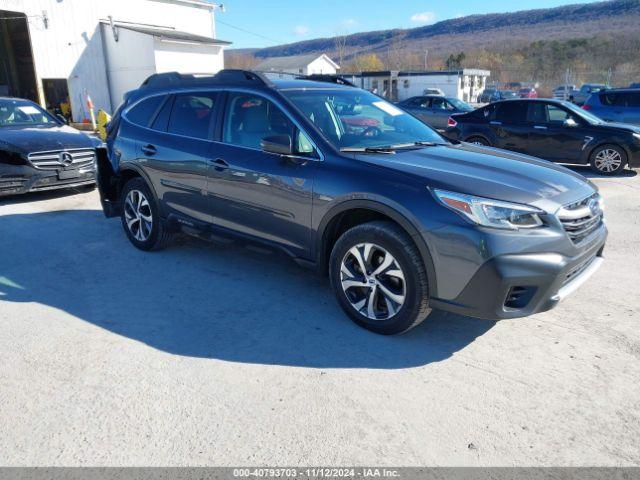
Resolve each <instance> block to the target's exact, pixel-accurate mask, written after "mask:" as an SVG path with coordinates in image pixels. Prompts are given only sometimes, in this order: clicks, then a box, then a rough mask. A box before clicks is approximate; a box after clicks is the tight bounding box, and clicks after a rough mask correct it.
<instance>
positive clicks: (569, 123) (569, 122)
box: [563, 118, 578, 128]
mask: <svg viewBox="0 0 640 480" xmlns="http://www.w3.org/2000/svg"><path fill="white" fill-rule="evenodd" d="M563 125H564V126H565V127H567V128H575V127H577V126H578V122H576V121H575V120H574V119H573V118H567V119H566V120H565V121H564V122H563Z"/></svg>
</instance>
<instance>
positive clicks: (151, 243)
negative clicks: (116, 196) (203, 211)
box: [121, 177, 173, 252]
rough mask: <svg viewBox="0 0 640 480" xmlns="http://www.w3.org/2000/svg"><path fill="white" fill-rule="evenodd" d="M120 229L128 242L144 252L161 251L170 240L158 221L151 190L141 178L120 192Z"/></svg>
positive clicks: (162, 225) (170, 237)
mask: <svg viewBox="0 0 640 480" xmlns="http://www.w3.org/2000/svg"><path fill="white" fill-rule="evenodd" d="M121 200H122V214H121V220H122V228H124V231H125V233H126V234H127V237H128V238H129V241H130V242H131V243H132V244H133V245H134V246H135V247H136V248H138V249H140V250H144V251H147V252H148V251H152V250H161V249H163V248H165V247H166V246H167V245H168V244H169V243H170V242H171V240H172V238H173V235H172V234H171V233H169V232H168V231H167V229H166V227H165V226H164V224H163V223H162V221H161V219H160V214H159V209H158V205H157V203H156V201H155V199H154V196H153V194H152V193H151V189H150V188H149V186H148V185H147V183H146V182H145V181H144V180H143V179H142V178H139V177H138V178H133V179H131V180H129V181H128V182H127V184H126V185H125V187H124V189H123V190H122V196H121Z"/></svg>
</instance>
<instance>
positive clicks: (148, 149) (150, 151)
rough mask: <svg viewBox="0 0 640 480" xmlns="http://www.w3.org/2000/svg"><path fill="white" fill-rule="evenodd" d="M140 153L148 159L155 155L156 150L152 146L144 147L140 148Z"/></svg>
mask: <svg viewBox="0 0 640 480" xmlns="http://www.w3.org/2000/svg"><path fill="white" fill-rule="evenodd" d="M142 153H144V154H145V155H147V156H149V157H153V156H154V155H155V154H156V153H158V150H157V149H156V147H154V146H153V145H145V146H144V147H142Z"/></svg>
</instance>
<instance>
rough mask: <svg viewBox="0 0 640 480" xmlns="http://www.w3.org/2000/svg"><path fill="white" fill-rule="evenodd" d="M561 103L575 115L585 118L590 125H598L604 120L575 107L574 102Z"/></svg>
mask: <svg viewBox="0 0 640 480" xmlns="http://www.w3.org/2000/svg"><path fill="white" fill-rule="evenodd" d="M563 105H564V106H565V107H567V108H568V109H569V110H571V111H572V112H573V113H575V114H576V115H577V116H579V117H580V118H582V119H584V120H586V121H587V122H589V123H590V124H592V125H599V124H601V123H604V121H603V120H602V119H601V118H599V117H596V116H595V115H594V114H592V113H589V112H587V111H586V110H584V109H582V108H580V107H577V106H576V105H575V104H573V103H571V102H563Z"/></svg>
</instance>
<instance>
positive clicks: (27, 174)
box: [0, 165, 96, 197]
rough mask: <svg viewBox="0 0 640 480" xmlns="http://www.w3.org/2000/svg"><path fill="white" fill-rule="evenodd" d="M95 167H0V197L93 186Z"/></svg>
mask: <svg viewBox="0 0 640 480" xmlns="http://www.w3.org/2000/svg"><path fill="white" fill-rule="evenodd" d="M95 182H96V169H95V166H93V165H92V166H88V167H83V168H79V169H78V168H76V169H63V168H62V167H61V168H60V169H57V170H39V169H36V168H33V167H30V166H27V165H24V166H21V165H8V166H7V165H0V197H2V196H7V195H17V194H21V193H28V192H41V191H46V190H58V189H62V188H75V187H82V186H88V185H94V184H95Z"/></svg>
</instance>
